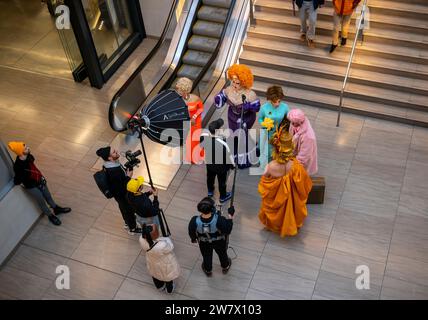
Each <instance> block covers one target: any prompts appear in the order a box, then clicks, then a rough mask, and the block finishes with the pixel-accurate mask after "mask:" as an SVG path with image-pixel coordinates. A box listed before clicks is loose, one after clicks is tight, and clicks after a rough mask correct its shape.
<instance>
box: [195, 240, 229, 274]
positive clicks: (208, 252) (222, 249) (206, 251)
mask: <svg viewBox="0 0 428 320" xmlns="http://www.w3.org/2000/svg"><path fill="white" fill-rule="evenodd" d="M199 249H200V250H201V253H202V258H203V259H204V268H205V270H206V271H211V270H212V269H213V250H215V252H216V253H217V255H218V258H219V259H220V265H221V267H222V268H227V267H228V266H229V257H228V255H227V242H226V240H216V241H213V242H211V243H209V242H202V241H199Z"/></svg>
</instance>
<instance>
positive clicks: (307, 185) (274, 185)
mask: <svg viewBox="0 0 428 320" xmlns="http://www.w3.org/2000/svg"><path fill="white" fill-rule="evenodd" d="M258 189H259V193H260V195H261V197H262V205H261V208H260V212H259V219H260V221H261V222H262V223H263V224H264V225H265V226H266V227H267V228H268V229H269V230H271V231H274V232H277V233H279V234H280V236H281V237H285V236H294V235H296V234H297V232H298V228H300V227H302V226H303V221H304V220H305V218H306V216H307V215H308V210H307V208H306V201H307V200H308V195H309V192H310V191H311V189H312V180H311V178H310V177H309V175H308V174H307V172H306V170H305V169H304V167H303V166H302V165H301V164H300V163H299V162H298V161H297V160H296V159H294V160H293V166H292V167H291V170H290V171H289V172H288V173H287V174H286V175H284V176H282V177H279V178H272V177H269V178H268V177H265V176H262V178H261V179H260V182H259V188H258Z"/></svg>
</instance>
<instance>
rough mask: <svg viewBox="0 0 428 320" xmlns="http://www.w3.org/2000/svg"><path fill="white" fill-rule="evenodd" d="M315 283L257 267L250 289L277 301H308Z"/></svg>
mask: <svg viewBox="0 0 428 320" xmlns="http://www.w3.org/2000/svg"><path fill="white" fill-rule="evenodd" d="M314 286H315V281H312V280H307V279H303V278H300V277H298V276H296V275H293V274H290V273H286V272H281V271H277V270H274V269H271V268H268V267H265V266H259V267H258V268H257V271H256V273H255V274H254V277H253V280H252V281H251V286H250V289H254V290H258V291H261V292H263V293H267V294H269V295H272V296H275V297H277V299H286V300H300V299H310V298H311V296H312V293H313V290H314Z"/></svg>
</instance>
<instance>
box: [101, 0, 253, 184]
mask: <svg viewBox="0 0 428 320" xmlns="http://www.w3.org/2000/svg"><path fill="white" fill-rule="evenodd" d="M179 2H181V3H182V1H179V0H175V1H173V4H172V7H171V8H170V12H169V15H168V19H167V22H166V24H165V28H164V30H163V32H162V34H161V36H160V38H159V40H158V41H157V43H156V45H155V46H154V48H153V49H152V51H151V52H150V53H149V54H148V56H147V57H146V58H145V59H144V61H143V62H142V63H141V64H140V65H139V66H138V67H137V69H136V70H135V71H134V72H133V74H132V75H131V76H130V77H129V79H128V80H127V81H126V82H125V84H124V85H123V86H122V87H121V88H120V89H119V90H118V92H117V93H116V94H115V96H114V97H113V99H112V102H111V104H110V109H109V123H110V126H111V127H112V129H113V130H115V131H117V132H123V131H126V130H127V123H128V121H129V118H130V116H132V115H135V114H136V113H138V112H139V111H140V110H141V109H142V108H145V106H146V105H147V104H148V103H149V102H150V101H151V100H152V99H153V98H154V97H155V96H156V95H157V94H158V93H159V92H161V91H163V90H166V89H169V88H171V87H173V86H174V84H175V81H176V79H177V78H178V77H187V78H190V79H191V80H193V93H195V94H196V95H198V96H200V97H201V99H202V101H203V102H204V105H205V108H204V113H203V125H205V124H206V123H207V121H208V120H209V118H210V117H211V115H212V114H213V112H215V107H213V96H214V95H215V94H216V93H218V92H219V91H220V90H221V88H223V86H224V85H225V77H224V74H225V71H226V70H227V67H228V66H230V65H231V64H233V63H235V62H236V59H237V57H238V56H239V51H240V49H241V46H242V42H243V40H244V37H245V35H246V30H247V27H248V23H249V12H250V10H249V3H250V2H249V1H248V0H188V1H185V7H186V5H187V7H186V8H187V11H186V12H184V11H183V12H181V14H177V11H178V8H179V7H178V4H179ZM165 51H167V53H166V54H165V56H161V58H162V59H159V54H160V52H165ZM161 60H162V61H163V62H161ZM155 68H156V70H158V72H157V73H156V74H151V73H150V72H151V71H152V70H153V69H155ZM125 140H126V139H125V138H124V135H121V134H119V135H118V136H117V137H116V138H115V139H114V140H113V142H112V144H111V145H112V147H114V148H116V149H117V150H119V151H125V150H127V149H129V148H132V149H134V150H137V149H138V145H135V146H131V147H130V146H129V144H128V143H127V142H126V141H125ZM147 140H149V139H147ZM145 144H146V143H145ZM161 147H162V146H161V145H159V144H156V143H151V142H150V141H147V147H146V149H151V150H149V151H148V154H149V158H150V157H152V159H149V162H150V163H151V167H154V168H155V170H152V171H153V172H152V174H153V180H154V181H155V184H156V185H157V186H158V187H161V188H167V187H168V185H169V183H170V182H171V180H172V179H173V177H174V175H175V174H176V172H177V171H178V169H179V167H180V164H178V165H175V164H174V165H164V163H162V161H161V160H160V159H159V154H160V153H161V152H163V151H161V149H160V148H161ZM172 149H174V148H172ZM163 150H164V149H163ZM171 152H177V150H174V151H172V150H171ZM178 152H180V150H178ZM98 167H101V162H100V163H97V164H96V166H95V167H94V169H98ZM141 171H142V172H141V174H142V175H145V173H144V168H142V170H141ZM134 174H139V173H138V172H137V173H134Z"/></svg>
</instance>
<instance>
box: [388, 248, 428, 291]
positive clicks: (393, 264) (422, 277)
mask: <svg viewBox="0 0 428 320" xmlns="http://www.w3.org/2000/svg"><path fill="white" fill-rule="evenodd" d="M427 270H428V263H427V262H421V261H418V260H414V259H410V258H406V257H401V256H397V255H394V254H392V253H390V254H389V256H388V262H387V265H386V270H385V276H388V277H391V278H395V279H398V280H402V281H407V282H411V283H415V284H419V285H422V286H428V273H427Z"/></svg>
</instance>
